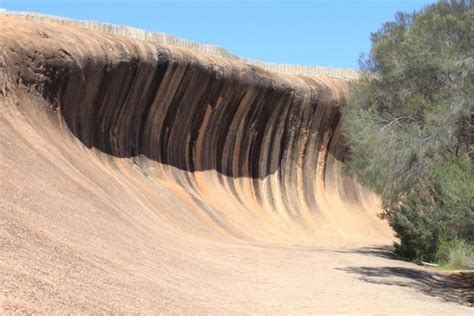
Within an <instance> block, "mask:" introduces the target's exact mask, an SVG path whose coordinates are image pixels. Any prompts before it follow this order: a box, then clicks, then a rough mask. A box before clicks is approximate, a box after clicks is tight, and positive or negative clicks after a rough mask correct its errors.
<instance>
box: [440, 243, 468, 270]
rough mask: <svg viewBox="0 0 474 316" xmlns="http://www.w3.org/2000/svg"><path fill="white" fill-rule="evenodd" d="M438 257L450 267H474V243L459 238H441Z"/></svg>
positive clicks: (443, 264) (443, 263) (444, 264)
mask: <svg viewBox="0 0 474 316" xmlns="http://www.w3.org/2000/svg"><path fill="white" fill-rule="evenodd" d="M437 259H438V262H439V263H440V264H441V265H442V266H444V267H446V268H449V269H474V245H472V244H469V243H468V242H466V241H464V240H462V239H458V238H455V239H452V240H449V241H447V240H441V241H440V243H439V245H438V252H437Z"/></svg>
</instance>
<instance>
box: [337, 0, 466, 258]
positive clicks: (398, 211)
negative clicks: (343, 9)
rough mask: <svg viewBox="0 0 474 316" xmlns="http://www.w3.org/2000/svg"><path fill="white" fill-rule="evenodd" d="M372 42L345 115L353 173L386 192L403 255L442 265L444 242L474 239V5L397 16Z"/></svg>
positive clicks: (452, 5)
mask: <svg viewBox="0 0 474 316" xmlns="http://www.w3.org/2000/svg"><path fill="white" fill-rule="evenodd" d="M371 41H372V48H371V51H370V54H369V55H368V56H367V57H365V58H361V68H362V75H361V78H360V79H359V80H357V81H355V82H353V83H352V84H351V85H350V92H349V96H348V99H347V103H348V104H347V106H345V107H343V110H342V111H343V122H344V125H343V126H344V130H345V135H346V139H347V142H348V145H349V147H350V149H351V159H350V160H349V162H348V169H350V170H352V171H353V172H355V173H356V174H358V176H359V178H360V179H361V181H362V182H363V183H364V184H366V185H368V186H369V187H371V188H373V189H374V190H375V191H376V192H377V193H379V194H380V195H381V197H382V200H383V205H384V211H383V214H382V216H383V217H384V218H386V219H387V220H388V221H389V223H390V225H391V226H392V228H393V229H394V230H395V232H396V234H397V236H398V237H399V239H400V243H399V244H397V245H396V248H397V251H398V252H399V253H400V254H401V255H403V256H405V257H408V258H411V259H421V260H434V259H435V258H436V252H437V248H438V246H437V245H438V243H439V241H440V240H441V239H446V238H447V239H452V238H462V239H464V240H467V241H468V242H473V241H474V230H473V229H474V228H473V226H474V185H473V183H474V170H473V159H474V154H473V140H474V129H473V123H474V122H473V121H474V114H473V112H474V4H473V1H451V2H447V1H440V2H438V3H436V4H433V5H430V6H428V7H425V8H424V9H423V10H421V11H420V12H418V13H416V12H415V13H411V14H405V13H397V15H396V19H395V21H393V22H388V23H385V24H384V25H383V27H382V28H381V29H380V30H379V31H378V32H376V33H373V34H372V35H371ZM459 188H462V189H459Z"/></svg>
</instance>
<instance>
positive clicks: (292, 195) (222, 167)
mask: <svg viewBox="0 0 474 316" xmlns="http://www.w3.org/2000/svg"><path fill="white" fill-rule="evenodd" d="M4 19H5V20H6V21H7V22H8V21H9V20H11V19H14V16H10V17H5V18H4ZM32 21H34V20H30V21H28V20H23V22H21V23H19V25H20V27H24V28H25V32H23V33H22V34H18V36H17V38H16V41H15V42H12V41H8V40H7V39H5V40H3V42H2V44H3V47H2V50H3V52H4V54H3V56H2V57H3V61H4V63H5V64H6V65H7V68H6V71H5V73H7V74H8V79H9V81H10V87H11V89H12V90H15V89H26V90H27V91H29V92H30V93H31V92H36V93H37V94H38V95H41V96H42V98H43V99H44V101H45V103H46V104H48V106H49V108H50V109H51V110H52V111H55V112H57V113H58V115H59V117H60V120H64V122H65V126H66V127H67V129H68V130H70V131H71V132H72V134H74V136H75V137H77V139H79V140H80V141H81V142H82V143H83V144H84V145H85V146H86V147H88V148H95V149H98V150H99V151H101V152H103V153H106V154H108V155H110V156H113V157H119V158H134V160H135V162H137V163H138V164H139V165H140V166H142V165H143V164H142V161H143V159H145V161H148V160H152V161H155V162H158V163H161V164H164V165H169V166H172V167H175V168H177V169H179V170H182V171H186V172H188V174H187V177H186V180H185V181H184V182H185V183H181V182H183V180H180V181H178V182H180V185H181V186H184V187H186V188H193V187H195V186H196V183H195V179H193V177H192V175H193V174H194V173H195V172H199V171H209V170H210V171H217V176H222V180H221V181H225V182H226V183H227V184H226V185H225V187H226V191H227V193H228V194H229V195H233V196H234V198H235V199H238V200H240V201H241V203H243V204H246V203H247V202H246V201H249V200H250V201H251V202H250V204H251V205H252V204H253V203H255V204H257V205H259V206H261V207H262V208H263V209H264V210H265V212H269V213H270V214H276V213H277V214H285V216H288V217H294V218H295V219H296V220H299V219H301V218H302V217H303V216H307V217H308V218H317V217H318V216H319V215H318V212H323V211H324V210H323V208H326V209H327V206H326V205H323V204H324V200H325V199H326V197H325V193H326V191H331V192H332V193H333V194H335V195H336V196H337V197H338V198H339V199H341V201H346V202H348V203H351V204H352V205H357V204H360V201H359V200H363V199H364V190H363V189H362V188H360V187H359V186H358V185H357V183H356V182H355V181H353V180H352V179H350V178H347V177H345V176H343V175H342V173H341V171H340V166H339V164H340V161H342V160H343V159H344V155H345V151H346V150H345V148H344V143H343V138H342V136H341V130H340V113H339V109H338V107H339V104H340V102H341V100H342V98H343V96H344V93H345V90H346V85H347V81H346V80H344V79H339V78H328V77H310V76H303V75H283V74H278V73H274V72H268V71H266V70H263V69H261V68H259V67H256V66H252V65H248V64H245V63H241V62H239V61H238V60H235V59H232V58H231V59H226V57H222V56H218V55H212V54H201V53H197V52H191V51H188V50H183V49H181V48H178V47H174V46H166V45H159V44H156V43H154V42H152V41H140V40H135V39H131V38H126V37H121V36H114V35H109V33H107V32H97V31H89V30H87V29H81V28H74V27H73V26H60V25H57V23H56V22H54V21H52V22H49V23H48V22H47V20H44V18H42V19H41V21H43V24H40V26H36V25H35V23H34V22H32ZM9 32H12V33H14V32H16V33H18V32H17V31H16V30H15V29H11V28H8V26H6V27H5V32H4V33H3V36H4V37H8V35H9V34H8V33H9ZM143 168H144V169H145V170H146V167H145V166H143ZM238 186H242V187H243V188H245V190H244V191H245V192H241V191H240V190H238V188H237V187H238ZM318 196H319V199H321V201H318ZM371 198H372V197H371ZM252 207H253V206H252ZM305 213H306V214H305ZM272 216H273V215H272Z"/></svg>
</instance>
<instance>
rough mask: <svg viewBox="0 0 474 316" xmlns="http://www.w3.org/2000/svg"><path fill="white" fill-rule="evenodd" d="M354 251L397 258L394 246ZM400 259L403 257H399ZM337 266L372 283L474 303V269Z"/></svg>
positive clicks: (472, 304)
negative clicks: (440, 269) (447, 270)
mask: <svg viewBox="0 0 474 316" xmlns="http://www.w3.org/2000/svg"><path fill="white" fill-rule="evenodd" d="M353 252H354V253H359V254H364V255H370V256H376V257H381V258H385V259H391V260H397V256H396V255H395V254H394V253H393V251H392V250H391V247H363V248H358V249H355V250H354V251H353ZM398 260H399V259H398ZM337 270H340V271H345V272H347V273H351V274H355V275H357V276H358V278H359V279H360V280H363V281H365V282H367V283H372V284H383V285H390V286H402V287H409V288H413V289H415V290H416V291H419V292H421V293H423V294H425V295H429V296H432V297H438V298H441V299H443V300H445V301H449V302H456V303H459V304H463V305H468V306H474V290H473V289H474V272H459V273H449V274H448V273H438V272H434V271H427V270H422V269H421V268H418V269H416V268H407V267H390V266H385V267H347V268H337Z"/></svg>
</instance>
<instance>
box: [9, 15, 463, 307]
mask: <svg viewBox="0 0 474 316" xmlns="http://www.w3.org/2000/svg"><path fill="white" fill-rule="evenodd" d="M140 34H141V35H140ZM143 34H145V35H143ZM146 34H148V33H143V32H142V33H140V32H139V31H137V30H129V29H127V28H114V27H110V26H107V25H101V24H94V23H87V24H84V23H82V24H81V23H79V22H74V21H66V20H55V19H51V18H46V17H35V16H30V15H15V14H5V13H4V14H2V15H0V47H1V51H0V110H1V112H0V133H1V136H2V137H1V160H0V163H1V166H0V167H1V177H2V184H1V188H0V194H1V195H0V204H1V205H0V219H1V226H0V242H1V248H0V252H1V266H0V277H1V279H0V281H1V283H0V308H2V309H3V310H4V311H5V312H6V313H9V312H13V313H14V312H24V313H35V312H40V313H46V314H49V313H59V314H63V313H88V314H90V313H93V314H95V313H114V314H116V313H119V314H121V313H127V314H128V313H151V314H155V313H158V312H162V313H193V314H194V313H226V314H227V313H251V312H255V313H285V314H286V313H295V314H300V313H316V312H320V313H335V312H346V313H378V314H389V313H391V312H392V311H394V309H396V311H397V312H409V311H414V312H415V313H431V314H433V313H435V314H436V313H437V314H440V313H441V314H443V313H450V312H453V313H454V312H456V311H458V312H460V313H463V312H465V313H467V312H469V309H468V307H464V306H461V305H457V304H455V303H449V302H445V301H446V300H449V297H448V298H445V297H439V296H434V297H433V296H430V295H428V294H427V291H423V289H420V288H418V287H416V286H414V287H411V286H410V284H413V282H415V283H416V280H415V279H414V278H411V277H410V275H409V274H407V275H402V276H400V275H386V276H384V273H383V271H385V270H383V269H384V267H385V266H386V265H397V266H400V267H403V269H407V270H413V271H414V273H418V272H420V273H421V271H420V270H421V268H418V267H416V266H414V265H412V264H409V263H401V262H398V261H392V260H391V259H389V258H385V257H384V256H382V255H380V254H381V253H383V250H381V248H380V246H383V245H388V244H390V243H391V242H392V234H391V232H390V230H389V229H388V228H387V226H386V224H385V223H384V222H382V221H381V220H380V219H379V218H378V217H377V213H378V212H379V211H380V206H379V203H378V199H377V197H376V196H375V195H374V194H372V193H370V192H368V191H367V190H366V189H364V188H363V187H362V186H360V185H359V184H358V183H357V181H356V179H354V178H353V177H351V176H349V175H346V174H344V173H343V172H342V170H341V162H342V161H343V160H344V157H345V156H346V154H347V153H346V151H347V150H346V148H345V146H344V139H343V137H342V134H341V122H340V112H339V106H340V105H341V102H342V100H343V99H344V95H345V92H346V89H347V80H348V79H349V78H354V73H351V72H350V71H342V70H331V69H326V70H324V69H316V68H314V69H312V68H304V69H306V70H305V72H306V75H302V74H297V73H293V74H290V73H288V72H298V71H302V70H301V69H303V68H298V67H296V68H291V67H280V68H279V67H276V66H275V67H274V69H273V68H272V66H269V65H268V64H259V63H256V62H247V61H245V60H242V59H240V58H237V57H235V56H233V55H231V54H230V53H222V51H221V50H219V49H214V50H213V49H209V51H207V50H206V51H205V52H203V48H202V47H201V46H199V45H198V44H196V45H194V44H193V45H194V46H193V45H190V44H189V45H190V46H189V45H188V44H186V43H185V44H186V45H188V46H189V47H187V46H186V45H185V44H183V43H182V42H179V41H177V42H176V43H177V44H176V45H168V44H166V43H164V42H163V41H161V42H160V40H159V39H157V38H155V37H153V36H151V35H146ZM139 35H140V36H139ZM172 44H173V43H172ZM178 44H179V45H178ZM200 47H201V48H200ZM298 69H299V70H298ZM278 71H279V72H280V73H278ZM316 72H317V73H318V74H319V75H318V76H316V75H314V74H315V73H316ZM309 74H312V75H309ZM361 266H370V267H372V268H373V269H376V271H378V270H377V269H379V270H380V271H378V273H379V274H380V276H379V277H380V278H383V279H384V280H392V279H393V282H394V284H397V283H396V282H399V283H398V286H393V284H389V283H384V282H383V281H380V282H379V281H378V280H374V282H370V280H367V279H364V278H368V277H367V276H364V275H360V274H361V273H362V274H363V273H364V271H365V270H363V269H359V270H357V269H355V268H356V267H361ZM387 273H388V272H387ZM423 273H425V272H423ZM392 274H393V273H392ZM374 275H375V277H377V272H373V275H372V276H374ZM403 282H405V283H403ZM400 284H402V285H400ZM402 303H403V304H402Z"/></svg>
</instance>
